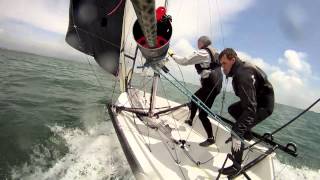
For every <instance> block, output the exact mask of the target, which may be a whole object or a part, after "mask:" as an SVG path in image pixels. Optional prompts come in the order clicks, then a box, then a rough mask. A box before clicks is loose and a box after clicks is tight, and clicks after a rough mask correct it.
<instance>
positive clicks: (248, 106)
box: [233, 72, 257, 137]
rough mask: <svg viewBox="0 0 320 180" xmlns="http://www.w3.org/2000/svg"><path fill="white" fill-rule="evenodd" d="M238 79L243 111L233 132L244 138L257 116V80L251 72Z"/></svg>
mask: <svg viewBox="0 0 320 180" xmlns="http://www.w3.org/2000/svg"><path fill="white" fill-rule="evenodd" d="M237 78H238V79H237V88H238V96H239V97H240V103H241V109H243V111H242V113H241V115H240V117H239V119H237V121H236V123H235V125H234V126H233V130H234V131H235V132H236V133H237V134H238V135H239V136H241V137H243V135H244V133H245V132H246V131H248V130H249V128H251V126H252V124H253V123H254V120H255V116H256V111H257V95H256V89H255V85H254V83H255V81H256V79H255V77H254V75H253V73H250V72H244V73H243V74H241V76H239V77H237Z"/></svg>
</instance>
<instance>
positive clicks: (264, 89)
mask: <svg viewBox="0 0 320 180" xmlns="http://www.w3.org/2000/svg"><path fill="white" fill-rule="evenodd" d="M219 60H220V63H221V65H222V69H223V72H224V74H225V75H226V76H227V77H232V78H233V80H232V86H233V90H234V92H235V94H236V96H238V97H239V98H240V101H239V102H236V103H234V104H232V105H230V106H229V108H228V111H229V113H230V114H231V116H232V117H233V118H234V119H235V120H236V123H235V124H234V126H233V127H232V130H233V131H234V132H235V133H236V134H237V135H238V136H239V137H240V138H244V139H246V140H251V139H252V135H251V133H250V130H251V128H252V127H254V126H255V125H257V124H258V123H259V122H261V121H262V120H264V119H266V118H267V117H268V116H270V115H271V114H272V112H273V107H274V92H273V88H272V85H271V84H270V82H269V81H268V79H267V75H266V74H265V73H264V72H263V71H262V70H261V69H260V68H258V67H257V66H255V65H252V64H250V63H248V62H243V61H241V60H240V59H239V58H238V56H237V53H236V52H235V51H234V50H233V49H231V48H226V49H224V50H223V51H222V52H221V53H220V55H219ZM243 148H244V144H243V143H242V142H241V141H240V139H237V138H236V137H232V148H231V152H232V155H233V158H234V160H235V162H234V164H233V165H232V166H230V167H228V168H224V169H222V170H221V173H222V174H225V175H233V174H236V173H237V172H238V171H239V170H240V167H239V166H237V165H235V164H238V165H241V163H242V155H243Z"/></svg>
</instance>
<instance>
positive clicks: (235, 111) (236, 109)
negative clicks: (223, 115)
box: [228, 101, 242, 120]
mask: <svg viewBox="0 0 320 180" xmlns="http://www.w3.org/2000/svg"><path fill="white" fill-rule="evenodd" d="M240 103H241V102H240V101H238V102H236V103H233V104H231V105H230V106H229V108H228V112H229V114H230V115H231V116H232V117H233V118H234V119H235V120H237V119H238V118H239V117H240V115H241V113H242V108H241V104H240Z"/></svg>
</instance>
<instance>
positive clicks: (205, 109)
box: [158, 71, 244, 142]
mask: <svg viewBox="0 0 320 180" xmlns="http://www.w3.org/2000/svg"><path fill="white" fill-rule="evenodd" d="M158 73H159V74H160V75H162V76H163V77H164V78H165V79H166V80H168V81H169V82H170V83H171V84H172V85H174V86H175V87H176V88H177V89H178V90H179V91H180V92H182V93H183V94H184V95H186V96H187V97H189V98H190V99H191V100H192V101H193V102H194V103H196V104H197V106H198V107H199V108H201V109H202V110H203V111H205V112H206V113H208V115H210V116H211V117H213V118H214V119H215V120H216V121H218V122H220V123H221V124H222V125H223V126H224V127H225V128H226V129H227V130H228V131H229V132H230V133H231V134H232V135H234V136H235V137H237V138H239V139H240V140H241V141H242V142H244V140H243V139H242V138H240V137H239V136H238V135H237V134H236V133H235V132H234V131H233V130H231V128H230V127H228V125H227V124H226V123H225V122H223V121H222V120H221V119H220V118H219V117H218V116H217V115H216V114H215V113H214V112H212V111H211V110H210V108H208V107H207V106H206V105H205V104H204V103H203V102H202V101H201V100H200V99H199V98H198V97H196V96H194V95H193V94H192V93H191V92H190V91H189V89H187V88H186V87H184V86H183V85H182V84H181V83H180V82H179V81H178V80H177V79H176V78H175V77H174V76H172V75H171V74H170V72H168V73H167V74H169V75H170V77H171V78H173V79H174V82H173V81H171V80H170V79H169V78H168V77H166V76H165V75H164V74H163V73H162V72H160V71H158ZM175 82H176V83H177V84H175Z"/></svg>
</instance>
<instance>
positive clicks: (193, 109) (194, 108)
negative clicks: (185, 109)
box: [185, 88, 202, 126]
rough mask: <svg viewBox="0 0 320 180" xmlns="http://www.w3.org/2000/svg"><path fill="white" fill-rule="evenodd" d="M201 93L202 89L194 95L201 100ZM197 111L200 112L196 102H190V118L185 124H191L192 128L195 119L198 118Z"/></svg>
mask: <svg viewBox="0 0 320 180" xmlns="http://www.w3.org/2000/svg"><path fill="white" fill-rule="evenodd" d="M201 91H202V90H201V88H200V89H198V91H196V92H195V93H194V95H195V96H196V97H198V98H200V97H201V96H200V94H201ZM197 110H198V106H197V104H196V103H195V102H193V101H191V102H190V117H189V119H188V120H186V121H185V123H187V124H189V125H190V126H192V121H193V119H194V117H195V116H196V113H197Z"/></svg>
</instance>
